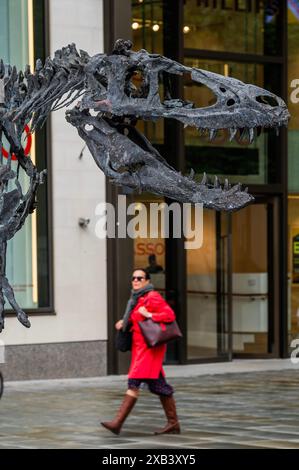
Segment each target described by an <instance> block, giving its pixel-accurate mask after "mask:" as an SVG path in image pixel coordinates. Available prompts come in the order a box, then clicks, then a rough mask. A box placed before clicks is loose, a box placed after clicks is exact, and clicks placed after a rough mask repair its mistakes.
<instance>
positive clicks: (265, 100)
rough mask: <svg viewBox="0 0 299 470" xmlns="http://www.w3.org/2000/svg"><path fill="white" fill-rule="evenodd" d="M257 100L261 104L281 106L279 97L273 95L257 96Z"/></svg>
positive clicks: (273, 106)
mask: <svg viewBox="0 0 299 470" xmlns="http://www.w3.org/2000/svg"><path fill="white" fill-rule="evenodd" d="M256 101H257V102H258V103H261V104H267V105H269V106H272V108H275V107H277V106H279V104H278V101H277V99H276V98H274V97H273V96H267V95H261V96H257V97H256Z"/></svg>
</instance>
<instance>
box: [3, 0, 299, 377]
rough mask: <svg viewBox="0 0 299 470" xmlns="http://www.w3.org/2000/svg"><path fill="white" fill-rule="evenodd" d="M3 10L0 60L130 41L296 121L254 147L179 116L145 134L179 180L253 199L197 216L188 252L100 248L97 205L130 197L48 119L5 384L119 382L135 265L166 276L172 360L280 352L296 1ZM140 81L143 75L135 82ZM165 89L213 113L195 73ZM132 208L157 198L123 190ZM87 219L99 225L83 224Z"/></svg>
mask: <svg viewBox="0 0 299 470" xmlns="http://www.w3.org/2000/svg"><path fill="white" fill-rule="evenodd" d="M0 8H1V13H2V14H1V15H0V18H1V19H0V21H1V29H0V31H1V32H0V35H1V45H0V56H1V57H3V58H4V61H7V62H10V63H15V64H16V65H17V66H18V67H21V68H23V67H24V66H25V64H26V63H34V59H35V58H37V57H42V58H44V57H46V56H47V55H49V54H50V55H53V53H54V51H55V50H56V49H58V48H60V47H62V46H64V45H66V44H68V43H71V42H75V43H76V44H77V47H78V49H79V48H80V49H84V50H86V51H88V53H89V54H90V55H92V54H94V53H98V52H103V51H105V52H109V51H111V49H112V46H113V42H114V41H115V40H116V39H118V38H120V37H122V38H130V39H132V41H133V44H134V46H133V47H134V49H135V50H138V49H141V48H145V49H147V50H148V51H150V52H156V53H161V54H163V55H165V56H168V57H171V58H172V59H174V60H177V61H179V62H181V63H184V64H186V65H188V66H190V67H197V68H202V69H205V70H210V71H213V72H216V73H220V74H222V75H226V76H232V77H235V78H239V79H240V80H242V81H244V82H249V83H253V84H256V85H258V86H261V87H263V88H266V89H268V90H270V91H273V92H274V93H276V94H277V95H279V96H282V97H283V98H284V99H285V100H286V101H287V102H288V106H289V109H290V112H291V115H292V118H291V121H290V125H289V128H288V129H281V131H280V134H279V135H276V132H275V131H274V130H268V129H265V130H264V131H263V132H262V133H261V135H259V136H258V137H256V138H255V140H254V142H253V143H252V144H250V143H249V139H248V136H246V134H240V133H239V134H238V135H237V137H236V141H234V142H232V143H230V142H229V141H228V136H227V134H226V132H225V131H221V132H219V133H218V135H217V137H216V139H215V140H214V141H213V142H210V141H209V139H208V138H207V136H206V135H202V136H199V134H198V132H196V131H194V130H193V129H191V128H186V129H184V128H183V127H182V126H181V125H180V124H178V123H174V122H172V121H170V120H165V121H164V122H162V121H158V122H156V123H149V122H147V123H139V124H138V126H139V128H140V130H141V131H142V132H144V133H145V135H146V136H147V137H148V138H149V140H150V141H151V142H152V143H153V144H154V145H155V146H156V147H157V148H158V150H159V151H160V152H161V154H162V155H163V156H164V157H165V158H166V159H167V161H169V163H170V164H172V165H173V166H174V167H175V168H177V169H178V170H180V171H182V173H189V172H190V169H191V168H193V169H194V171H195V177H196V178H197V179H198V180H200V179H201V177H202V174H203V172H204V171H205V172H206V173H208V174H209V175H215V174H216V175H218V177H219V178H220V180H223V179H224V178H229V180H230V182H232V183H236V182H241V183H243V184H244V185H246V186H248V187H249V191H250V192H251V193H252V194H253V195H254V196H255V203H254V204H252V205H251V206H249V207H247V208H245V209H243V210H241V211H239V212H237V213H233V214H224V213H216V212H213V211H208V210H207V211H204V234H203V235H204V241H203V246H202V247H201V248H200V249H193V250H187V249H185V247H184V240H183V239H182V238H181V239H177V238H172V237H170V238H167V239H165V238H163V237H161V236H160V237H158V238H150V236H149V235H148V236H143V237H137V238H135V239H131V238H125V239H122V238H115V239H107V240H101V239H99V238H97V237H96V235H95V224H96V222H97V221H96V216H95V207H96V205H97V204H98V203H99V202H104V201H108V202H112V203H113V204H115V205H117V198H118V195H120V194H122V191H121V189H119V188H116V187H114V186H112V185H111V184H110V183H109V181H106V180H105V177H104V175H103V174H102V173H101V172H100V171H99V170H98V169H97V168H96V166H95V164H94V161H93V159H92V158H91V157H90V156H89V155H88V150H86V149H83V142H82V141H81V139H80V138H79V137H78V136H77V134H76V131H75V129H74V128H73V127H71V126H69V125H68V124H67V123H66V121H65V119H64V112H65V111H64V110H62V111H58V112H55V113H53V114H52V116H51V119H49V123H48V126H47V127H46V128H45V129H44V130H43V131H42V132H40V133H38V135H37V136H36V139H35V140H34V141H33V142H32V146H31V149H30V151H31V155H33V157H34V158H35V161H36V163H37V165H38V166H39V167H40V168H44V167H45V166H47V167H48V169H49V177H48V180H47V184H46V185H45V186H44V188H43V189H42V191H41V193H40V196H39V207H38V211H37V213H36V215H35V216H33V217H32V218H31V219H30V221H29V222H28V223H27V225H26V227H24V228H23V230H22V231H21V232H19V233H18V235H17V237H15V238H14V240H13V241H12V242H11V245H10V248H9V257H8V270H7V272H8V276H9V278H10V280H11V281H12V284H13V285H14V288H15V290H16V293H17V296H18V300H19V302H20V304H21V306H22V307H24V308H25V309H26V311H28V312H29V313H30V314H31V315H32V327H31V329H29V330H26V329H24V328H23V327H22V326H21V325H19V324H18V323H17V321H16V319H15V318H14V316H13V315H10V314H9V313H8V314H7V323H6V329H5V330H4V332H3V333H2V334H1V340H2V341H4V343H5V345H6V364H5V365H4V366H3V371H4V373H5V375H6V376H7V377H8V378H12V379H27V378H29V379H30V378H50V377H73V376H92V375H94V376H95V375H105V374H107V373H109V374H111V373H123V372H125V371H126V369H127V366H128V361H129V354H123V353H122V354H119V353H118V352H117V351H116V350H115V347H114V333H115V330H114V323H115V321H116V320H118V319H119V318H121V316H122V314H123V311H124V308H125V305H126V301H127V298H128V295H129V289H130V285H129V280H130V275H131V270H132V269H133V267H134V266H148V265H149V264H150V262H151V260H152V259H153V257H154V258H155V259H156V261H157V264H158V265H159V266H161V267H162V269H160V270H157V271H158V272H154V273H153V274H152V279H153V282H154V284H155V286H156V287H157V289H159V290H160V292H161V293H162V295H164V296H165V297H166V299H167V300H168V301H169V302H170V303H171V305H172V306H173V308H174V309H175V311H176V314H177V318H178V321H179V323H180V326H181V329H182V330H183V333H184V338H183V339H182V340H180V341H179V342H178V343H174V344H171V345H169V347H168V353H167V357H166V362H167V363H170V364H171V363H181V364H182V363H192V362H208V361H226V360H231V359H232V358H233V357H244V358H248V357H255V358H259V357H263V358H267V357H269V358H271V357H272V358H273V357H287V356H288V354H289V352H290V345H291V341H292V340H293V339H295V338H297V337H298V333H299V331H298V330H299V313H298V312H299V290H298V285H299V183H297V180H298V178H297V174H298V172H299V165H298V163H297V159H298V157H297V149H298V147H299V133H298V125H297V124H296V123H297V121H298V119H299V75H298V74H297V71H298V72H299V66H298V64H299V63H298V60H299V59H298V57H299V54H298V52H299V46H298V44H299V2H297V1H294V0H292V1H285V0H283V1H279V2H278V1H276V0H269V1H268V0H264V1H262V0H256V1H253V0H242V1H241V0H231V1H228V0H227V1H220V0H215V1H214V0H213V1H212V0H207V1H199V0H172V1H166V0H164V1H163V0H132V1H131V0H86V1H85V2H84V3H82V2H80V1H79V0H75V1H70V0H62V1H59V0H51V1H42V2H41V1H36V0H28V1H27V0H13V1H11V0H10V1H9V2H8V1H7V0H0ZM20 44H21V45H22V46H20ZM141 78H142V77H140V71H138V70H136V71H135V74H134V76H133V78H132V80H133V81H134V84H135V86H138V81H139V80H140V79H141ZM166 81H167V83H168V84H169V87H170V89H171V93H172V96H173V97H175V98H182V99H184V100H190V101H192V102H194V103H195V105H196V107H204V106H209V105H211V104H213V102H214V99H215V97H214V95H213V93H212V91H211V90H209V89H208V88H207V87H205V86H196V85H195V84H194V83H193V82H192V80H191V78H190V76H188V74H185V75H184V76H182V77H176V78H174V77H169V76H166V74H165V76H164V77H163V79H162V84H161V91H160V93H161V98H162V99H164V86H163V83H164V84H165V83H166ZM82 149H83V152H82ZM298 181H299V180H298ZM132 202H133V203H135V204H136V210H137V211H139V212H140V213H141V212H142V208H146V207H147V206H148V205H149V204H150V203H151V202H164V200H163V199H161V198H158V197H156V196H153V195H152V194H141V195H139V194H130V195H127V203H132ZM165 202H169V203H170V202H171V201H167V200H166V201H165ZM80 217H83V218H86V219H90V223H89V224H88V226H87V227H86V228H85V229H82V228H81V227H80V226H79V225H78V220H79V218H80ZM153 255H154V256H153ZM153 271H155V269H153ZM116 293H117V295H116ZM1 368H2V366H1Z"/></svg>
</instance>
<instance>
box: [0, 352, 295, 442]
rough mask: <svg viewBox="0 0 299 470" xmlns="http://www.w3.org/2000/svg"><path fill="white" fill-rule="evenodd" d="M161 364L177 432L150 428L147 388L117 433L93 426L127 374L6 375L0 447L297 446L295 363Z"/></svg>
mask: <svg viewBox="0 0 299 470" xmlns="http://www.w3.org/2000/svg"><path fill="white" fill-rule="evenodd" d="M165 369H166V373H167V376H168V378H169V381H170V382H171V384H172V385H173V386H174V387H175V390H176V394H175V397H176V401H177V406H178V413H179V417H180V420H181V426H182V434H181V435H164V436H154V435H153V430H154V429H156V428H157V427H160V426H162V425H164V416H163V411H162V409H161V405H160V402H159V399H158V397H155V396H153V395H151V394H150V393H149V392H148V391H147V390H144V391H143V392H142V394H141V397H140V399H139V401H138V402H137V404H136V406H135V408H134V409H133V411H132V413H131V415H130V416H129V418H128V420H127V421H126V423H125V425H124V428H123V431H122V433H121V434H120V435H119V436H114V435H113V434H110V433H109V432H108V431H107V430H105V429H104V428H102V427H101V426H100V424H99V422H100V420H106V419H110V418H112V417H113V415H114V413H115V411H116V410H117V409H118V407H119V404H120V402H121V400H122V397H123V394H124V392H125V390H126V376H121V377H119V376H109V377H101V378H92V379H66V380H50V381H31V382H10V383H6V384H5V392H4V395H3V398H2V400H0V449H4V448H50V449H54V448H82V449H87V448H105V449H107V448H109V449H113V448H115V449H116V448H119V449H130V448H131V449H137V448H143V449H152V448H162V449H166V448H169V449H175V448H208V449H211V448H212V449H214V448H215V449H216V448H218V449H220V448H230V449H235V448H242V449H245V448H299V428H298V422H299V406H298V388H299V365H293V364H291V362H290V361H289V360H267V361H234V362H233V363H226V364H204V365H196V366H168V367H166V368H165ZM244 370H246V371H247V372H245V371H244Z"/></svg>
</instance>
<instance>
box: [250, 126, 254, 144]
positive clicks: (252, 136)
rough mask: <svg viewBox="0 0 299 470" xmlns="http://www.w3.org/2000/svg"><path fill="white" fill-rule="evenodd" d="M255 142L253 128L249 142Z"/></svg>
mask: <svg viewBox="0 0 299 470" xmlns="http://www.w3.org/2000/svg"><path fill="white" fill-rule="evenodd" d="M253 141H254V129H253V128H251V129H249V142H250V143H251V144H252V142H253Z"/></svg>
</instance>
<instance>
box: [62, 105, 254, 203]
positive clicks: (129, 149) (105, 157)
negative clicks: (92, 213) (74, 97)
mask: <svg viewBox="0 0 299 470" xmlns="http://www.w3.org/2000/svg"><path fill="white" fill-rule="evenodd" d="M67 120H68V121H69V122H70V123H71V124H72V125H74V126H75V127H76V128H77V130H78V133H79V135H80V137H81V138H82V139H83V140H84V141H85V142H86V144H87V146H88V148H89V150H90V152H91V154H92V156H93V158H94V160H95V162H96V164H97V165H98V166H99V167H100V168H101V170H102V171H103V172H104V173H105V175H106V176H107V177H108V178H109V179H110V180H111V182H113V183H114V184H116V185H119V186H126V187H128V188H131V189H133V190H138V191H139V192H142V191H148V192H151V193H154V194H156V195H159V196H164V197H167V198H170V199H173V200H175V201H178V202H182V203H198V204H203V207H204V208H208V209H214V210H218V211H222V210H223V211H235V210H239V209H241V208H242V207H245V206H247V205H248V204H250V203H252V202H253V200H254V198H253V197H252V196H251V195H250V194H248V192H247V191H246V190H245V191H242V189H241V186H240V185H235V186H234V187H230V185H229V184H228V182H227V181H226V182H225V184H224V185H221V184H220V182H219V180H218V178H217V177H216V178H215V183H214V185H211V184H210V183H209V182H208V181H207V178H206V177H205V176H204V178H203V180H202V182H201V183H197V182H196V181H195V180H194V179H193V175H190V176H184V175H182V174H180V173H179V172H177V171H176V170H175V169H174V168H172V167H171V166H170V165H169V164H168V163H167V162H166V161H165V160H164V159H163V158H162V157H161V156H160V155H159V154H157V153H153V152H151V151H150V149H145V148H141V147H140V146H139V145H138V144H137V143H135V142H133V141H132V140H130V139H129V138H128V137H127V136H126V135H124V134H122V133H120V132H118V131H117V129H116V127H111V125H109V123H108V122H107V121H106V120H104V119H102V118H101V117H99V116H97V117H93V116H90V115H89V114H87V113H86V112H85V113H82V112H80V111H78V110H74V111H72V112H69V113H68V115H67Z"/></svg>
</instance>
